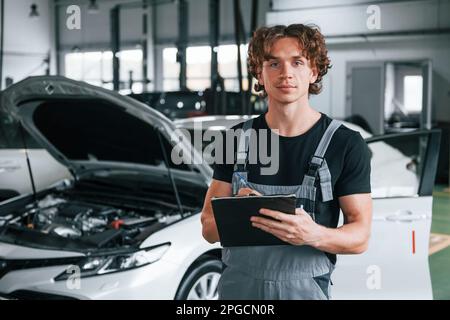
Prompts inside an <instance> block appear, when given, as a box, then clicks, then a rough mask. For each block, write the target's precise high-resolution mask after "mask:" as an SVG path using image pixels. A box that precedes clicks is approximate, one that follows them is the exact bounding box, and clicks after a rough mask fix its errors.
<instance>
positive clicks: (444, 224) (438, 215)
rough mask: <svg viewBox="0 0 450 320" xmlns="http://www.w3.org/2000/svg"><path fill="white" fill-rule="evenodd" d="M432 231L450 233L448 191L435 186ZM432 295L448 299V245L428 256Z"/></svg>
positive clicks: (440, 298)
mask: <svg viewBox="0 0 450 320" xmlns="http://www.w3.org/2000/svg"><path fill="white" fill-rule="evenodd" d="M431 232H432V233H442V234H448V235H450V192H444V186H437V187H436V188H435V190H434V192H433V222H432V225H431ZM429 262H430V271H431V282H432V284H433V295H434V299H436V300H450V246H449V247H447V248H445V249H443V250H441V251H438V252H436V253H434V254H432V255H431V256H430V258H429Z"/></svg>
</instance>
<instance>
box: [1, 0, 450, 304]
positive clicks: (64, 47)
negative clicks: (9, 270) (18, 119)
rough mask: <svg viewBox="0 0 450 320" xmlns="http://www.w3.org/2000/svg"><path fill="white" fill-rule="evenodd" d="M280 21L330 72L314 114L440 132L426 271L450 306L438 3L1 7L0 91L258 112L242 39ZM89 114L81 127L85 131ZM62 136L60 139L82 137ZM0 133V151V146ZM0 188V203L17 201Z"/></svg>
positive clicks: (445, 28)
mask: <svg viewBox="0 0 450 320" xmlns="http://www.w3.org/2000/svg"><path fill="white" fill-rule="evenodd" d="M291 23H314V24H316V25H318V26H319V27H320V29H321V31H322V33H323V34H324V36H325V40H326V43H327V48H328V52H329V56H330V59H331V63H332V68H331V69H330V70H329V72H328V74H327V75H326V76H325V77H324V82H323V91H322V92H321V94H319V95H317V96H313V97H311V105H312V106H313V107H314V108H315V109H316V110H318V111H320V112H323V113H325V114H327V115H329V116H330V117H332V118H336V119H340V120H344V121H348V122H350V123H354V124H356V125H359V126H360V127H361V128H363V129H365V130H366V131H367V132H369V133H370V134H371V135H374V136H377V135H384V134H402V133H407V132H413V131H415V130H430V129H438V130H440V132H441V138H440V145H439V149H440V150H439V158H438V162H437V168H436V177H435V183H434V189H433V208H432V224H431V234H430V241H429V268H430V274H431V282H432V289H433V298H434V299H436V300H448V299H450V171H449V166H450V160H449V157H450V148H449V146H450V1H449V0H378V1H367V0H344V1H335V0H318V1H303V0H143V1H141V0H79V1H72V0H21V1H14V0H0V90H4V89H6V88H8V87H10V86H11V85H13V84H15V83H18V82H20V81H21V80H23V79H26V78H28V77H30V76H45V75H58V76H64V77H67V78H70V79H73V80H77V81H82V82H86V83H89V84H92V85H95V86H99V87H102V88H105V89H108V90H113V91H116V92H119V93H120V94H122V95H125V96H130V97H132V98H134V99H136V100H138V101H141V102H143V103H145V104H147V105H149V106H151V107H152V108H154V109H156V110H157V111H159V112H161V113H162V114H164V115H165V116H166V117H167V118H169V119H170V120H177V119H184V118H190V117H200V116H216V115H220V116H225V115H241V116H242V115H252V114H261V113H263V112H265V111H266V110H267V103H266V101H265V100H264V98H262V97H259V96H258V95H257V94H256V93H255V92H253V91H252V90H251V88H252V87H253V85H254V83H255V79H252V77H251V75H249V73H248V72H247V48H248V42H249V39H250V37H251V35H252V32H253V31H254V30H255V29H256V28H258V27H261V26H270V25H276V24H291ZM97 107H98V112H97V113H95V117H93V118H92V119H90V120H92V121H91V122H90V124H89V121H86V122H85V123H88V124H87V126H91V127H92V128H94V127H95V121H96V120H97V119H98V118H101V117H102V114H101V109H102V108H103V106H101V107H102V108H101V107H100V106H97ZM106 108H107V106H106ZM74 114H75V113H74ZM1 116H2V117H3V114H1ZM39 116H40V117H41V118H42V119H41V120H42V123H44V125H43V128H45V127H46V125H47V128H48V126H49V125H48V123H51V121H50V120H49V122H48V123H47V122H46V118H45V117H46V115H45V112H42V114H39ZM47 116H48V115H47ZM57 116H58V117H64V116H67V117H70V116H71V115H69V114H60V115H57ZM5 119H6V118H4V119H0V121H1V124H0V126H2V127H3V128H1V129H2V130H7V121H6V120H5ZM66 129H67V130H66V131H64V132H65V135H66V134H67V137H68V139H70V138H72V136H76V135H80V134H82V131H83V130H80V131H76V130H73V131H72V130H70V128H66ZM92 130H94V129H92ZM50 131H51V130H50V129H49V132H50ZM70 132H71V133H70ZM143 132H144V130H143ZM6 136H7V133H5V132H0V147H1V148H4V149H8V148H9V149H11V148H12V147H11V146H8V143H9V142H7V141H6V140H4V141H3V142H2V141H1V139H3V138H4V137H6ZM54 136H55V140H56V141H61V137H58V136H57V133H54ZM110 138H111V140H108V142H109V141H122V140H121V139H120V137H119V136H118V137H110ZM130 138H131V137H130ZM5 139H6V138H5ZM58 139H59V140H58ZM24 140H25V139H24ZM22 142H23V141H22V140H21V141H19V142H17V143H18V144H19V145H20V144H21V143H22ZM35 143H36V142H34V141H28V143H27V144H28V147H29V148H38V146H36V145H35ZM92 143H93V144H94V143H95V141H93V142H92ZM123 143H124V145H125V144H127V145H130V144H133V141H131V140H130V141H125V142H123ZM155 143H157V141H155ZM68 145H69V147H68V148H69V149H70V144H68ZM136 145H138V143H137V142H136ZM143 146H144V145H143ZM17 148H19V147H17ZM69 149H68V150H67V152H68V153H71V154H72V155H74V156H78V155H77V152H78V153H82V152H83V151H80V150H69ZM105 153H106V151H105ZM130 157H131V155H130ZM137 158H139V156H138V155H136V159H137ZM3 160H5V159H1V158H0V179H2V171H1V170H2V166H4V167H5V166H7V164H5V163H7V162H6V160H5V161H3ZM139 161H141V159H138V162H139ZM142 161H145V159H144V160H142ZM2 163H3V164H2ZM5 168H6V167H5ZM5 170H6V169H5ZM17 179H19V177H17ZM21 183H23V184H27V185H29V177H28V176H27V175H24V176H23V181H22V182H21ZM0 188H4V189H3V190H0V201H6V200H7V199H9V198H12V197H13V196H18V195H19V194H21V192H16V191H15V190H12V189H10V188H7V187H4V186H3V184H2V185H1V186H0ZM34 188H35V187H33V189H34ZM0 258H2V257H1V256H0Z"/></svg>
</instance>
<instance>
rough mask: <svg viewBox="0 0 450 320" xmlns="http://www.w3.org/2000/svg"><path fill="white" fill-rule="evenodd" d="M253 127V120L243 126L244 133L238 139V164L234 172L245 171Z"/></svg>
mask: <svg viewBox="0 0 450 320" xmlns="http://www.w3.org/2000/svg"><path fill="white" fill-rule="evenodd" d="M252 125H253V119H250V120H247V121H245V122H244V125H243V126H242V131H241V134H240V136H239V139H238V148H237V152H236V163H235V165H234V171H245V167H246V165H247V158H248V148H249V143H250V134H251V130H250V129H251V128H252Z"/></svg>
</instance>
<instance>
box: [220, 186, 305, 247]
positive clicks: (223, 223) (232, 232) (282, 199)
mask: <svg viewBox="0 0 450 320" xmlns="http://www.w3.org/2000/svg"><path fill="white" fill-rule="evenodd" d="M211 205H212V208H213V213H214V218H215V220H216V225H217V230H218V232H219V238H220V243H221V245H222V246H223V247H235V246H270V245H288V243H287V242H284V241H283V240H281V239H278V238H277V237H275V236H274V235H272V234H270V233H268V232H265V231H263V230H261V229H259V228H256V227H254V226H252V222H251V221H250V217H252V216H261V217H264V218H268V219H272V218H270V217H268V216H265V215H262V214H260V213H259V210H260V209H262V208H266V209H271V210H277V211H281V212H285V213H289V214H295V205H296V196H295V195H294V194H290V195H272V196H245V197H223V198H212V199H211Z"/></svg>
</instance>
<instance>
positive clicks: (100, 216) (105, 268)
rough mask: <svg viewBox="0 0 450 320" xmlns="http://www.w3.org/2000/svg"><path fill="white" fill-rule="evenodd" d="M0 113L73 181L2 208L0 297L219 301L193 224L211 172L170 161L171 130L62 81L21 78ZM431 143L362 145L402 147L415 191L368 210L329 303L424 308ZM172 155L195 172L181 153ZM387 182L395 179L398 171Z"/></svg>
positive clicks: (213, 248)
mask: <svg viewBox="0 0 450 320" xmlns="http://www.w3.org/2000/svg"><path fill="white" fill-rule="evenodd" d="M0 105H1V106H2V108H4V112H6V113H7V114H8V115H10V116H12V118H13V119H14V120H15V121H21V122H22V123H23V125H24V127H25V129H26V130H27V131H28V132H30V133H31V134H32V136H33V137H34V138H35V139H36V140H37V141H38V143H39V144H40V145H42V146H44V147H45V148H46V149H47V150H48V152H49V153H50V154H51V155H52V156H53V157H54V158H55V159H56V160H57V161H58V162H60V163H61V164H62V165H64V167H65V168H67V169H68V170H69V171H70V172H71V174H72V175H73V177H72V178H71V179H70V180H64V181H61V183H59V184H57V185H55V186H53V187H51V188H48V189H44V190H41V191H39V192H38V193H37V194H27V195H24V196H20V197H16V198H13V199H10V200H8V201H6V202H3V203H1V205H0V296H3V297H4V298H11V299H14V298H19V299H20V298H25V299H33V298H46V299H64V298H68V299H71V298H74V299H174V298H176V299H214V298H217V283H218V280H219V277H220V273H221V266H222V265H221V262H220V253H221V251H220V245H219V244H214V245H211V244H209V243H207V242H206V241H205V240H204V239H203V237H202V235H201V224H200V215H199V212H200V210H201V206H202V204H203V198H204V194H205V192H206V189H207V186H208V184H209V182H210V180H211V175H212V170H211V168H210V167H209V166H208V165H206V164H194V165H176V164H175V163H173V162H172V160H171V157H170V155H169V153H170V152H171V150H172V145H171V143H172V140H171V139H170V135H171V133H173V132H174V130H175V126H174V125H173V123H172V122H170V121H169V120H168V119H167V118H165V117H164V116H163V115H161V114H160V113H158V112H156V111H155V110H152V109H151V108H150V107H148V106H146V105H144V104H142V103H140V102H137V101H135V100H133V99H131V98H128V97H123V96H120V95H118V94H116V93H114V92H111V91H107V90H104V89H101V88H97V87H94V86H91V85H88V84H85V83H81V82H77V81H72V80H69V79H66V78H63V77H48V76H46V77H32V78H28V79H26V80H24V81H22V82H19V83H17V84H15V85H13V86H11V87H9V88H8V89H6V90H5V91H4V92H3V93H2V94H1V96H0ZM412 137H414V138H417V139H416V140H417V141H416V140H414V139H412ZM438 138H439V134H438V132H435V131H424V132H417V133H413V134H408V135H405V136H402V135H391V136H386V137H381V138H378V137H371V138H369V139H368V140H367V141H368V143H369V144H372V143H378V142H379V141H378V140H377V139H383V140H382V142H383V143H386V144H387V145H389V146H391V147H392V148H394V149H396V148H397V147H399V148H400V150H402V149H403V147H408V148H407V149H408V150H409V151H408V153H407V154H405V153H403V152H402V154H403V155H404V157H405V156H406V157H407V158H409V159H413V160H414V161H413V165H411V164H409V163H408V166H409V167H408V168H407V169H408V170H414V172H415V175H416V176H418V177H419V184H418V188H417V190H414V194H411V195H406V194H405V191H404V190H403V191H402V192H403V195H402V197H398V196H395V197H391V196H385V197H383V198H379V199H375V201H374V206H375V207H374V223H373V230H372V238H371V242H370V246H369V250H368V251H367V252H366V253H364V254H363V255H358V256H339V257H338V266H337V269H336V271H335V273H334V275H333V279H332V280H333V283H334V289H333V290H332V294H333V298H337V299H341V298H356V299H374V298H375V299H377V298H380V299H392V298H393V299H395V298H401V299H408V298H424V299H429V298H432V293H431V283H430V277H429V269H428V260H427V258H428V256H427V253H428V236H429V231H430V222H431V188H432V185H433V179H434V173H435V170H436V161H437V157H436V148H438V147H437V146H438V144H437V143H436V139H438ZM397 139H400V140H401V139H407V140H408V141H409V142H408V143H405V142H402V141H400V142H398V141H397ZM411 139H412V140H411ZM390 140H395V141H394V142H395V143H394V142H392V143H391V142H389V141H390ZM411 141H413V142H418V143H417V146H418V147H417V148H416V149H414V148H409V147H410V146H414V145H416V144H415V143H412V142H411ZM177 146H178V147H179V148H181V150H182V151H184V152H182V155H183V157H188V156H189V155H191V156H193V157H194V159H195V160H196V161H194V163H201V155H200V153H199V152H198V151H196V150H193V148H192V146H191V144H190V143H188V142H185V141H183V142H182V143H181V145H180V144H178V145H177ZM397 149H398V148H397ZM372 151H373V152H374V150H372ZM391 151H392V150H391ZM415 151H417V152H415ZM397 155H398V154H397ZM375 156H376V155H374V157H375ZM380 159H381V158H380ZM402 159H403V158H402ZM186 160H187V159H186ZM394 160H395V157H393V160H392V164H393V163H394ZM402 161H403V160H402ZM410 162H411V161H410ZM400 167H401V166H400ZM400 167H399V168H400ZM425 169H426V170H425ZM374 170H376V169H374ZM383 174H387V173H383ZM395 174H397V175H398V176H399V179H397V180H400V176H401V175H402V172H401V171H398V172H395ZM394 182H395V181H394ZM386 187H388V189H389V190H392V186H386ZM389 192H391V191H389ZM387 194H389V193H387ZM411 235H413V238H411Z"/></svg>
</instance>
